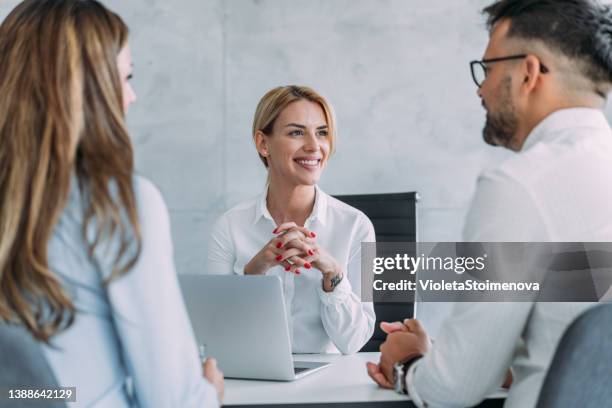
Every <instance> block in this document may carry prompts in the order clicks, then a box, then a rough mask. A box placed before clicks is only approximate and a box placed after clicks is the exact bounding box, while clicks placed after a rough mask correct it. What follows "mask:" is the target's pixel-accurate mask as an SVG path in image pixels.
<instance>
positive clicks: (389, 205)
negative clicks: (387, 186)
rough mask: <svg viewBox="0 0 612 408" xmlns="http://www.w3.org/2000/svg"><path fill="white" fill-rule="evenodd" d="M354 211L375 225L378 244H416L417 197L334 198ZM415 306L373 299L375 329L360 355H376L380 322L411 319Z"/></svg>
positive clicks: (409, 194)
mask: <svg viewBox="0 0 612 408" xmlns="http://www.w3.org/2000/svg"><path fill="white" fill-rule="evenodd" d="M335 197H336V198H337V199H338V200H341V201H343V202H345V203H347V204H349V205H350V206H352V207H355V208H357V209H359V210H361V211H363V213H364V214H365V215H367V216H368V218H370V220H371V221H372V224H374V230H375V231H376V241H377V242H416V241H417V203H418V201H419V195H418V194H417V193H416V192H411V193H392V194H362V195H341V196H335ZM413 310H414V303H412V302H396V301H392V302H390V301H385V300H384V299H381V298H375V299H374V311H375V312H376V328H375V330H374V334H373V335H372V338H371V339H370V340H369V341H368V342H367V343H366V345H365V346H363V348H362V349H361V351H378V350H379V347H380V345H381V344H382V342H384V341H385V338H386V334H385V333H384V332H383V331H382V330H380V322H381V321H387V322H393V321H397V320H400V321H401V320H403V319H405V318H407V317H412V315H413Z"/></svg>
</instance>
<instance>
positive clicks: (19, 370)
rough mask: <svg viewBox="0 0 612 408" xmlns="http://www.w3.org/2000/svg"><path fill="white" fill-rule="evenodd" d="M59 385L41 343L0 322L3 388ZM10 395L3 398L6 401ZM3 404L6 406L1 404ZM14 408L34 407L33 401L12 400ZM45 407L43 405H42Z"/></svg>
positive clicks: (22, 330)
mask: <svg viewBox="0 0 612 408" xmlns="http://www.w3.org/2000/svg"><path fill="white" fill-rule="evenodd" d="M57 387H58V383H57V380H56V378H55V375H54V374H53V371H52V370H51V367H50V366H49V364H48V363H47V360H46V358H45V355H44V353H43V351H42V349H41V346H40V344H39V343H38V342H37V341H36V340H35V339H34V338H33V337H32V336H31V335H30V333H29V332H28V331H27V330H26V329H25V328H24V327H23V326H20V325H12V324H6V323H3V322H1V321H0V389H1V390H2V392H3V393H4V392H7V389H28V388H29V389H41V388H45V389H48V388H57ZM5 398H7V395H2V400H5ZM0 405H2V404H1V403H0ZM43 405H44V406H45V407H54V408H55V407H66V403H65V402H63V401H52V400H48V401H46V402H45V403H44V404H43ZM10 406H11V407H31V406H33V402H32V400H29V401H27V400H19V399H14V400H11V404H10ZM41 406H42V405H41Z"/></svg>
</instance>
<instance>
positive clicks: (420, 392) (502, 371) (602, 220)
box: [406, 108, 612, 408]
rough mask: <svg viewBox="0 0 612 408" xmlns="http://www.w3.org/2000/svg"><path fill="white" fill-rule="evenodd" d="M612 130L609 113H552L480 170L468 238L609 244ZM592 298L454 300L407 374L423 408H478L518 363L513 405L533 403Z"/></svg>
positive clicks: (509, 403) (611, 227)
mask: <svg viewBox="0 0 612 408" xmlns="http://www.w3.org/2000/svg"><path fill="white" fill-rule="evenodd" d="M610 186H612V132H611V131H610V126H609V125H608V123H607V121H606V119H605V117H604V115H603V113H602V112H601V111H599V110H596V109H587V108H573V109H565V110H560V111H557V112H554V113H552V114H551V115H549V116H548V117H547V118H545V119H544V120H543V121H542V122H541V123H540V124H538V126H536V128H535V129H534V130H533V131H532V132H531V133H530V135H529V136H528V138H527V140H526V142H525V145H524V146H523V149H522V150H521V152H519V153H518V154H516V155H514V156H513V157H511V158H510V159H508V160H507V161H505V162H503V163H502V164H501V165H499V166H498V167H496V168H494V169H491V170H487V171H485V172H483V173H482V175H481V176H480V178H479V180H478V185H477V190H476V194H475V197H474V201H473V203H472V206H471V208H470V211H469V213H468V216H467V220H466V225H465V228H464V240H465V241H477V242H549V241H550V242H586V241H595V242H607V241H612V188H610ZM592 305H593V304H592V303H528V302H524V303H457V304H455V305H454V309H453V311H452V313H451V315H450V317H449V318H448V319H447V320H446V321H445V322H444V323H443V325H442V328H441V330H440V332H439V333H438V336H437V337H436V339H435V344H434V346H433V347H432V350H431V351H430V352H429V353H428V354H427V355H426V356H425V357H424V358H423V359H421V360H419V361H418V362H417V363H415V364H414V365H413V366H412V367H411V369H410V370H409V372H408V375H407V379H406V381H407V388H408V390H409V393H410V396H411V398H412V400H413V402H415V403H416V404H417V405H418V406H423V405H424V404H427V406H429V407H437V406H445V407H449V406H471V405H474V404H477V403H478V402H480V401H481V400H482V399H484V398H485V397H486V396H487V395H489V394H491V393H493V392H495V391H496V390H498V389H499V386H500V384H502V382H503V380H504V378H505V376H506V372H507V369H508V367H510V365H512V368H513V375H514V382H513V384H512V387H511V388H510V391H509V395H508V399H507V401H506V405H505V406H506V407H521V408H522V407H530V406H535V404H536V402H537V398H538V395H539V391H540V388H541V386H542V382H543V380H544V377H545V375H546V371H547V369H548V367H549V365H550V362H551V360H552V357H553V354H554V352H555V349H556V346H557V344H558V342H559V340H560V338H561V336H562V334H563V332H564V331H565V329H566V328H567V326H568V325H569V324H570V323H571V322H572V321H573V320H574V319H575V318H576V317H577V316H578V315H579V314H580V313H582V312H583V311H584V310H585V309H587V308H589V307H591V306H592Z"/></svg>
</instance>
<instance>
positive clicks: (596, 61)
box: [483, 0, 612, 94]
mask: <svg viewBox="0 0 612 408" xmlns="http://www.w3.org/2000/svg"><path fill="white" fill-rule="evenodd" d="M483 13H484V14H486V15H487V16H488V18H487V25H488V27H489V29H492V28H493V27H494V26H495V24H496V23H498V22H499V21H500V20H503V19H508V20H510V28H509V30H508V34H507V36H508V37H514V38H521V39H525V40H539V41H541V42H542V43H543V44H544V45H546V46H547V47H548V48H550V49H551V50H552V51H557V52H560V53H561V54H563V55H564V56H566V57H569V58H570V59H572V60H574V61H581V62H582V64H579V65H581V67H580V70H581V71H582V72H581V73H582V74H583V76H585V77H586V78H587V79H589V80H590V81H591V82H592V83H593V84H594V85H595V87H596V89H595V91H597V92H598V93H602V94H603V93H605V92H607V91H608V90H609V89H610V87H611V86H612V11H611V10H610V7H608V6H603V5H601V4H600V3H598V2H596V1H593V0H499V1H497V2H495V3H493V4H491V5H490V6H488V7H486V8H485V9H484V10H483Z"/></svg>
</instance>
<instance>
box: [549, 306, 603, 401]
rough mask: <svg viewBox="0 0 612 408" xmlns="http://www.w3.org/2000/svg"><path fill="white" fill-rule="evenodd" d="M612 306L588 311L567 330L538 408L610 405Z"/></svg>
mask: <svg viewBox="0 0 612 408" xmlns="http://www.w3.org/2000/svg"><path fill="white" fill-rule="evenodd" d="M610 339H612V304H604V305H601V306H597V307H594V308H592V309H589V310H587V311H586V312H585V313H583V314H582V315H581V316H579V317H578V318H577V319H576V320H575V321H574V322H573V323H572V324H571V325H570V327H569V328H568V329H567V331H566V332H565V334H564V335H563V337H562V338H561V341H560V343H559V346H558V347H557V351H556V352H555V356H554V357H553V361H552V364H551V366H550V368H549V369H548V374H547V375H546V378H545V380H544V384H543V386H542V390H541V391H540V398H539V401H538V405H537V406H538V408H552V407H583V408H585V407H586V408H595V407H605V406H610V403H611V402H612V382H611V381H612V342H611V341H610Z"/></svg>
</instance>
